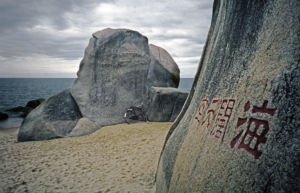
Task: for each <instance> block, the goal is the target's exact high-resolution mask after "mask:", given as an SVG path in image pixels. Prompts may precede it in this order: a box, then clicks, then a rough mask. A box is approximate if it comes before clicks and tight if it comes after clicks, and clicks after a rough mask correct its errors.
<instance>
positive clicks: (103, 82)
mask: <svg viewBox="0 0 300 193" xmlns="http://www.w3.org/2000/svg"><path fill="white" fill-rule="evenodd" d="M77 75H78V78H77V79H76V81H75V82H74V84H73V86H72V88H71V89H70V93H69V91H64V92H63V93H60V94H58V95H56V96H54V97H52V98H51V99H48V100H47V101H45V102H43V103H42V105H41V106H39V107H38V109H37V110H34V111H32V112H31V113H30V114H29V116H28V117H27V118H26V119H25V121H24V123H23V124H22V126H21V128H20V132H19V140H20V141H24V140H43V139H52V138H55V137H65V136H77V135H84V134H88V133H90V132H92V131H94V130H95V128H97V127H99V128H100V127H101V126H105V125H112V124H118V123H124V122H128V123H130V122H135V121H145V120H147V117H146V116H147V111H148V109H149V108H150V107H149V105H153V104H150V103H151V96H150V95H151V92H150V90H151V87H152V86H160V87H175V88H177V87H178V83H179V69H178V66H177V64H176V63H175V62H174V60H173V59H172V57H171V56H170V54H168V52H167V51H165V50H164V49H162V48H160V47H157V46H154V45H150V46H149V44H148V39H147V37H145V36H143V35H141V34H140V33H139V32H136V31H132V30H128V29H110V28H107V29H104V30H102V31H98V32H96V33H94V34H93V35H92V38H91V39H90V41H89V44H88V46H87V48H86V49H85V53H84V57H83V59H82V61H81V63H80V68H79V71H78V73H77ZM62 95H63V96H64V97H65V99H64V98H63V97H62ZM174 96H175V95H174ZM64 100H66V101H65V102H64ZM53 101H56V102H57V103H59V104H60V105H59V106H53V105H51V107H49V103H51V104H54V103H53ZM37 102H38V101H37ZM34 104H35V103H34V102H32V103H30V104H28V105H30V106H31V105H34ZM64 104H65V105H64ZM182 104H183V103H182ZM49 108H50V109H51V111H49ZM130 108H131V109H135V111H132V112H129V111H128V109H130ZM176 108H179V105H178V104H177V106H176ZM180 108H181V107H180ZM68 110H72V113H71V112H68ZM156 110H159V109H156ZM161 110H162V109H161ZM127 111H128V116H127V117H125V118H124V114H125V113H126V112H127ZM176 112H177V114H178V113H179V111H176ZM55 114H59V115H60V116H59V117H56V116H55V118H53V116H54V115H55ZM177 114H176V113H175V111H174V113H173V114H172V117H176V116H177ZM79 115H80V116H79ZM82 117H83V118H82ZM156 117H157V116H156ZM77 122H78V123H77ZM76 124H77V125H76ZM90 126H91V128H90Z"/></svg>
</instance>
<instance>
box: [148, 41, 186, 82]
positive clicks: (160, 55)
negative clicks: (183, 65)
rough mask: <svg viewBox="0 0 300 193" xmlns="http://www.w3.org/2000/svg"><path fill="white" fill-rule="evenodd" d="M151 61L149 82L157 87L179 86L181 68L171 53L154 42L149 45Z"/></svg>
mask: <svg viewBox="0 0 300 193" xmlns="http://www.w3.org/2000/svg"><path fill="white" fill-rule="evenodd" d="M149 47H150V54H151V63H150V66H149V73H148V83H149V85H150V86H155V87H175V88H177V87H178V84H179V80H180V77H179V74H180V71H179V68H178V66H177V64H176V63H175V61H174V60H173V58H172V57H171V56H170V54H169V53H168V52H167V51H166V50H164V49H163V48H160V47H158V46H155V45H153V44H150V45H149Z"/></svg>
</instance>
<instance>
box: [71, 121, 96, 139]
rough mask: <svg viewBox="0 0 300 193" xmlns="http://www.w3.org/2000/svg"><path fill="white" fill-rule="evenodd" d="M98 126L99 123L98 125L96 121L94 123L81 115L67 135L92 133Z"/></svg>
mask: <svg viewBox="0 0 300 193" xmlns="http://www.w3.org/2000/svg"><path fill="white" fill-rule="evenodd" d="M100 127H101V125H99V124H98V123H95V122H93V121H91V120H89V119H88V118H86V117H82V118H81V119H79V121H78V122H77V124H76V126H75V127H74V128H73V129H72V131H71V132H70V133H69V134H68V137H75V136H82V135H87V134H90V133H93V132H94V131H96V130H97V129H99V128H100Z"/></svg>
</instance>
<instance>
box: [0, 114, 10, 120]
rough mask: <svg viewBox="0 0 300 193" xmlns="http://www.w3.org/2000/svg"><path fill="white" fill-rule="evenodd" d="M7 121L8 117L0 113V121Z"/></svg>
mask: <svg viewBox="0 0 300 193" xmlns="http://www.w3.org/2000/svg"><path fill="white" fill-rule="evenodd" d="M6 119H8V115H7V114H6V113H2V112H0V121H3V120H6Z"/></svg>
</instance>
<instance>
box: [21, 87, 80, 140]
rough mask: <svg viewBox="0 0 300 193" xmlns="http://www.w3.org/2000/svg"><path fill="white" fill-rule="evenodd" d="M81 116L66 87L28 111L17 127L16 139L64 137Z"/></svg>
mask: <svg viewBox="0 0 300 193" xmlns="http://www.w3.org/2000/svg"><path fill="white" fill-rule="evenodd" d="M81 117H82V116H81V113H80V111H79V109H78V106H77V105H76V102H75V101H74V99H73V97H72V96H71V94H70V89H66V90H64V91H62V92H61V93H59V94H57V95H55V96H53V97H51V98H49V99H48V100H47V101H45V102H43V103H42V104H41V105H39V106H38V107H37V108H36V109H34V110H33V111H31V113H29V115H28V116H27V117H26V118H25V119H24V121H23V123H22V125H21V127H20V129H19V134H18V141H32V140H47V139H53V138H59V137H65V136H67V135H68V134H69V133H70V132H71V131H72V129H73V128H74V127H75V126H76V124H77V121H78V120H79V119H80V118H81Z"/></svg>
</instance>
